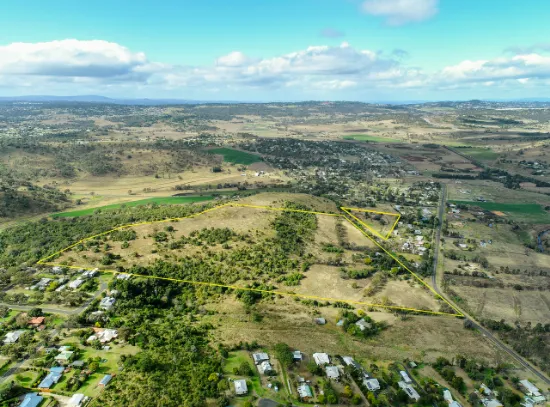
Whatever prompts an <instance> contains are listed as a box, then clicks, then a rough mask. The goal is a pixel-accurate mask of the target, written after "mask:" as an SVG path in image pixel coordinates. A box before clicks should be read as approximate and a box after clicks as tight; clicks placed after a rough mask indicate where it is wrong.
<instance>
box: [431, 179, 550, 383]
mask: <svg viewBox="0 0 550 407" xmlns="http://www.w3.org/2000/svg"><path fill="white" fill-rule="evenodd" d="M446 201H447V186H446V185H445V184H441V202H440V204H439V212H438V216H439V225H438V227H437V229H436V231H435V240H434V269H433V273H432V286H433V288H434V290H435V291H436V292H437V293H438V294H439V295H440V296H442V297H443V298H445V299H446V300H447V301H449V302H450V303H451V304H452V305H453V306H454V307H455V308H456V309H457V310H458V311H460V312H461V313H462V314H464V317H466V318H468V319H469V320H470V321H472V324H473V325H474V328H475V329H477V330H478V331H479V332H481V333H482V334H483V336H484V337H485V338H487V339H488V340H489V341H491V342H492V343H493V344H494V345H495V346H496V347H498V348H499V349H500V350H502V351H504V352H506V353H507V354H508V355H509V356H511V357H512V358H513V359H514V360H516V361H517V362H518V363H519V364H520V365H521V366H523V367H524V368H525V369H527V370H529V371H530V372H531V373H533V374H534V375H535V376H536V377H538V378H539V379H541V380H542V381H543V382H544V383H546V384H547V385H550V379H549V378H548V377H547V376H546V375H545V374H544V373H543V372H541V371H540V370H539V369H537V368H536V367H535V366H533V365H532V364H531V363H530V362H529V361H527V360H526V359H524V358H523V357H522V356H521V355H519V354H518V353H517V352H516V351H514V350H513V349H511V348H510V347H509V346H508V345H506V344H505V343H504V342H502V341H501V340H500V339H499V338H497V337H496V336H495V335H493V334H492V332H491V331H489V330H488V329H486V328H485V327H483V326H482V325H481V324H480V323H479V322H477V321H476V320H475V319H474V318H473V317H472V316H471V315H469V314H468V313H467V312H465V311H464V310H462V309H461V308H460V307H459V306H457V305H456V304H455V303H454V302H453V301H452V299H450V298H449V297H447V296H446V295H445V294H444V293H443V292H442V291H441V290H440V289H439V286H438V285H437V264H438V261H439V243H440V241H441V229H442V228H443V218H444V215H445V205H446Z"/></svg>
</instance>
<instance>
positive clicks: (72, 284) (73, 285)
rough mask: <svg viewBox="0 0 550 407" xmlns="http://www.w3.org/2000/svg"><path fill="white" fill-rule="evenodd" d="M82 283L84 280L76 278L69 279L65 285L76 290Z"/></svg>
mask: <svg viewBox="0 0 550 407" xmlns="http://www.w3.org/2000/svg"><path fill="white" fill-rule="evenodd" d="M83 283H84V280H82V279H80V278H77V279H76V280H73V281H71V282H70V283H69V284H67V286H68V287H69V288H72V289H73V290H76V289H77V288H78V287H80V286H81V285H82V284H83Z"/></svg>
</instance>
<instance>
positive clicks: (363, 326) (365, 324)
mask: <svg viewBox="0 0 550 407" xmlns="http://www.w3.org/2000/svg"><path fill="white" fill-rule="evenodd" d="M355 325H357V326H358V327H359V329H360V330H361V331H364V330H365V329H370V328H372V324H371V323H369V322H367V321H365V320H364V319H363V318H361V319H360V320H359V321H357V322H356V323H355Z"/></svg>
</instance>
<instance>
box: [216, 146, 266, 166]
mask: <svg viewBox="0 0 550 407" xmlns="http://www.w3.org/2000/svg"><path fill="white" fill-rule="evenodd" d="M208 153H210V154H220V155H222V156H223V160H224V161H227V162H229V163H233V164H244V165H250V164H254V163H257V162H260V161H262V158H261V157H259V156H257V155H255V154H250V153H246V152H244V151H239V150H233V149H231V148H225V147H221V148H213V149H212V150H208Z"/></svg>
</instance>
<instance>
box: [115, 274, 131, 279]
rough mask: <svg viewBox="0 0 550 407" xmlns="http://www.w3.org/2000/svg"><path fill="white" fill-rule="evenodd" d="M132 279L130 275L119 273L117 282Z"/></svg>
mask: <svg viewBox="0 0 550 407" xmlns="http://www.w3.org/2000/svg"><path fill="white" fill-rule="evenodd" d="M130 277H132V276H131V275H130V274H128V273H118V274H117V275H116V278H117V280H129V279H130Z"/></svg>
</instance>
